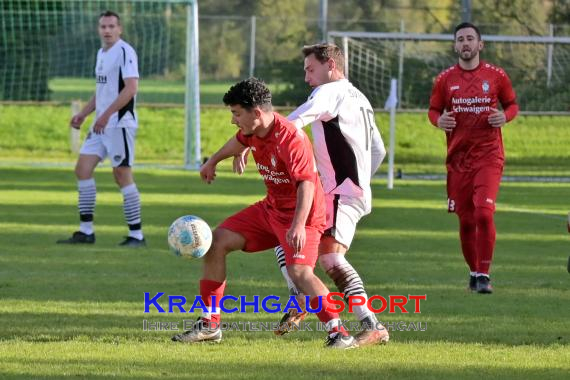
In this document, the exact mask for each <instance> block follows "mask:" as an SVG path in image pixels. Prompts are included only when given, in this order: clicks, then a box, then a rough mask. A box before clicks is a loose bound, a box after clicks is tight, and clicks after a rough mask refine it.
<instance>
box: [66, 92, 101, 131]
mask: <svg viewBox="0 0 570 380" xmlns="http://www.w3.org/2000/svg"><path fill="white" fill-rule="evenodd" d="M93 111H95V95H93V96H92V97H91V99H89V101H88V102H87V104H86V105H85V106H84V107H83V108H82V109H81V111H79V113H77V114H76V115H73V117H72V118H71V121H70V122H69V126H70V127H71V128H75V129H79V128H81V124H83V122H84V121H85V118H86V117H87V116H89V114H90V113H91V112H93Z"/></svg>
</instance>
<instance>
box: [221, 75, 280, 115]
mask: <svg viewBox="0 0 570 380" xmlns="http://www.w3.org/2000/svg"><path fill="white" fill-rule="evenodd" d="M223 100H224V104H225V105H226V106H235V105H240V106H242V107H243V108H245V109H247V110H251V109H252V108H254V107H260V108H261V109H262V110H264V111H271V109H272V106H271V92H270V91H269V88H267V85H266V84H265V83H264V82H263V81H262V80H260V79H257V78H254V77H251V78H248V79H245V80H242V81H241V82H238V83H236V84H234V85H233V86H232V87H230V89H229V90H228V92H226V94H225V95H224V99H223Z"/></svg>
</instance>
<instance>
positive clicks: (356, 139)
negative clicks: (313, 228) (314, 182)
mask: <svg viewBox="0 0 570 380" xmlns="http://www.w3.org/2000/svg"><path fill="white" fill-rule="evenodd" d="M288 119H289V120H291V121H293V122H294V123H295V125H297V127H301V126H304V125H307V124H309V123H312V134H313V143H314V148H313V149H314V151H315V157H316V161H317V168H318V170H319V174H320V176H321V181H322V183H323V188H324V191H325V193H327V194H339V195H347V196H352V197H364V199H365V200H366V209H367V210H366V211H367V212H369V211H370V208H371V201H370V200H371V190H370V178H371V176H372V175H373V174H374V172H375V171H376V169H378V166H379V165H380V162H381V161H382V158H384V155H385V152H386V151H385V149H384V143H383V142H382V138H381V137H380V132H379V131H378V128H377V127H376V123H375V120H374V111H373V110H372V106H371V105H370V102H369V101H368V99H367V98H366V97H365V96H364V95H363V94H362V92H360V91H359V90H358V89H357V88H356V87H354V86H353V85H352V83H350V82H349V81H348V80H347V79H341V80H338V81H334V82H330V83H326V84H323V85H321V86H318V87H316V88H315V89H314V90H313V92H312V93H311V95H310V96H309V99H308V100H307V102H305V103H304V104H303V105H301V106H300V107H299V108H297V109H296V110H295V111H293V112H292V113H291V114H290V115H289V116H288Z"/></svg>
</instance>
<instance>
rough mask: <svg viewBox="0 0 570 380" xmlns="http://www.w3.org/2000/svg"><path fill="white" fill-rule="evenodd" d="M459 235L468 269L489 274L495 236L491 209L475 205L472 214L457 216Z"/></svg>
mask: <svg viewBox="0 0 570 380" xmlns="http://www.w3.org/2000/svg"><path fill="white" fill-rule="evenodd" d="M459 236H460V238H461V250H462V251H463V257H465V262H467V265H469V270H470V271H471V272H477V273H481V274H489V269H490V266H491V262H492V261H493V251H494V249H495V236H496V232H495V222H494V220H493V211H492V210H491V209H488V208H484V207H477V208H476V209H475V211H474V212H473V214H467V215H463V216H461V217H459Z"/></svg>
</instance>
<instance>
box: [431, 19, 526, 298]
mask: <svg viewBox="0 0 570 380" xmlns="http://www.w3.org/2000/svg"><path fill="white" fill-rule="evenodd" d="M454 37H455V51H456V52H457V54H458V56H459V62H458V64H456V65H454V66H451V67H450V68H448V69H446V70H444V71H443V72H441V73H440V74H439V75H438V77H437V78H436V80H435V83H434V85H433V90H432V94H431V98H430V108H429V114H428V117H429V120H430V122H431V123H432V124H433V125H434V126H436V127H437V128H440V129H442V130H443V131H445V134H446V137H447V159H446V166H447V194H448V211H449V212H455V213H456V214H457V216H458V217H459V236H460V239H461V249H462V251H463V256H464V257H465V261H466V262H467V265H469V270H470V278H469V288H470V289H471V290H472V291H477V292H479V293H492V292H493V289H492V287H491V284H490V279H489V268H490V266H491V261H492V259H493V250H494V248H495V234H496V231H495V223H494V220H493V215H494V212H495V201H496V199H497V193H498V191H499V184H500V182H501V175H502V173H503V166H504V162H505V153H504V149H503V140H502V136H501V127H503V126H504V125H505V123H507V122H509V121H511V120H512V119H514V118H515V116H516V115H517V113H518V110H519V107H518V105H517V103H516V96H515V92H514V90H513V87H512V85H511V81H510V79H509V77H508V76H507V74H506V73H505V71H504V70H503V69H501V68H500V67H497V66H495V65H492V64H490V63H487V62H485V61H482V60H480V58H479V53H480V51H481V50H482V49H483V41H482V40H481V33H480V32H479V29H478V28H477V27H476V26H475V25H473V24H470V23H462V24H459V25H458V26H457V27H456V28H455V34H454ZM499 103H500V104H501V106H502V109H503V110H502V111H501V110H499V109H498V104H499Z"/></svg>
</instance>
